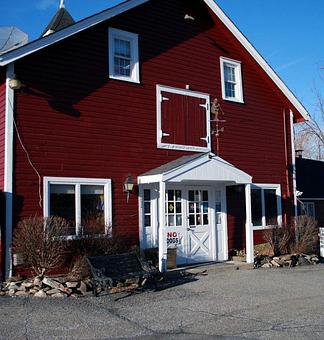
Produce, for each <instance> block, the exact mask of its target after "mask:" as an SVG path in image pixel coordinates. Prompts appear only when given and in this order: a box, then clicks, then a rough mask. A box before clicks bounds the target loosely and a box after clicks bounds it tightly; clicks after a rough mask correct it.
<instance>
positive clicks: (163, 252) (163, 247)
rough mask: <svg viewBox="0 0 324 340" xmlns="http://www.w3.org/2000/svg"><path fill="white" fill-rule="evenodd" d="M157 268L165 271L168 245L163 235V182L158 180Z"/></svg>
mask: <svg viewBox="0 0 324 340" xmlns="http://www.w3.org/2000/svg"><path fill="white" fill-rule="evenodd" d="M159 189H160V190H159V191H160V199H159V270H160V272H161V273H163V272H166V271H167V260H168V245H167V239H166V237H165V182H163V181H161V182H159Z"/></svg>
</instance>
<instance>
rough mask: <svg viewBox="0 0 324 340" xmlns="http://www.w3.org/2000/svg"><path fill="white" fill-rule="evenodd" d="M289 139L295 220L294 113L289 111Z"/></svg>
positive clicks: (296, 212)
mask: <svg viewBox="0 0 324 340" xmlns="http://www.w3.org/2000/svg"><path fill="white" fill-rule="evenodd" d="M290 137H291V165H292V177H293V196H294V207H295V219H297V214H298V211H297V183H296V176H297V173H296V150H295V133H294V113H293V112H292V111H291V110H290Z"/></svg>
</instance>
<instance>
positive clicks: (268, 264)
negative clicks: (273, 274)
mask: <svg viewBox="0 0 324 340" xmlns="http://www.w3.org/2000/svg"><path fill="white" fill-rule="evenodd" d="M261 268H272V264H271V263H265V264H264V265H262V267H261Z"/></svg>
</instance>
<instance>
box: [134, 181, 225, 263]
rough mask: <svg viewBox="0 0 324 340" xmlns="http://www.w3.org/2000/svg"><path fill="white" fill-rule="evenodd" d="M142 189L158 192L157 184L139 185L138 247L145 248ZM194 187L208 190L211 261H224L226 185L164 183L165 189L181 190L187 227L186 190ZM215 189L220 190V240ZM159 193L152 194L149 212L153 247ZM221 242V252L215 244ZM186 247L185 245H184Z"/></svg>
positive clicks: (155, 240)
mask: <svg viewBox="0 0 324 340" xmlns="http://www.w3.org/2000/svg"><path fill="white" fill-rule="evenodd" d="M144 189H151V190H153V191H154V192H155V193H158V190H159V189H158V184H157V183H154V184H153V183H152V184H144V185H139V202H138V205H139V241H140V249H145V248H146V244H145V243H146V242H145V239H146V238H145V237H146V236H145V227H144V218H143V205H144V197H143V195H144ZM190 189H196V190H206V189H207V190H208V192H209V196H210V197H209V202H210V207H209V210H210V224H211V238H212V261H214V262H224V261H227V260H228V231H227V204H226V201H227V198H226V185H225V183H213V184H210V185H209V184H205V183H204V184H201V185H200V184H199V183H197V184H196V183H194V184H191V183H190V184H188V183H172V182H169V183H166V191H167V190H181V191H182V200H181V201H182V218H184V217H185V223H186V227H187V218H186V217H187V215H188V212H187V207H188V204H187V200H188V197H187V196H188V190H190ZM216 191H221V204H222V215H221V217H222V223H221V228H222V230H221V232H220V234H219V235H220V240H217V236H218V234H217V229H216V228H217V225H216V209H215V205H216V197H215V195H216ZM157 196H159V193H158V194H157V195H154V199H153V201H152V202H151V212H152V226H151V228H152V229H151V245H152V246H153V247H159V239H158V236H159V225H160V223H159V212H158V209H159V208H158V207H159V204H158V200H159V198H158V197H157ZM218 243H221V247H222V250H221V252H219V251H218V249H217V244H218ZM186 247H187V245H186Z"/></svg>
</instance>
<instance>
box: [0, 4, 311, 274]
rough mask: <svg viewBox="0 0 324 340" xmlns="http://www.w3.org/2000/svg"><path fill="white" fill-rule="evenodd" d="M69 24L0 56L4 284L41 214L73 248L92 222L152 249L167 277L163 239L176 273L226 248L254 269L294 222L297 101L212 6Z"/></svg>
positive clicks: (124, 7)
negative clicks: (62, 227) (54, 220)
mask: <svg viewBox="0 0 324 340" xmlns="http://www.w3.org/2000/svg"><path fill="white" fill-rule="evenodd" d="M56 20H57V18H56ZM58 26H59V25H58ZM65 26H66V25H64V27H63V28H62V27H60V28H59V29H58V30H55V29H53V30H52V31H51V28H50V27H48V28H47V30H46V35H45V36H44V37H42V38H40V39H38V40H36V41H33V42H31V43H29V44H27V45H25V46H22V47H20V48H18V49H16V50H13V51H11V52H8V53H6V54H4V55H1V56H0V190H3V191H4V193H5V201H6V211H5V226H4V229H5V234H6V237H5V248H4V249H5V255H6V261H5V268H6V274H7V275H10V273H11V270H12V264H11V262H12V261H11V240H12V230H13V228H14V227H15V226H16V224H17V222H19V221H20V220H22V219H25V218H28V217H30V216H32V215H35V214H43V215H44V216H50V215H59V216H62V217H65V218H66V219H67V220H69V221H70V225H71V228H70V230H69V235H70V238H76V237H82V235H84V234H85V233H86V231H85V227H84V220H85V218H86V216H89V215H91V214H92V215H95V216H99V217H101V218H103V219H104V220H105V223H106V224H107V225H111V226H112V228H114V229H115V230H117V231H118V232H119V233H120V234H122V235H123V237H124V239H125V243H127V244H137V243H139V244H140V246H141V248H150V247H159V249H160V267H161V268H162V267H163V266H164V263H165V261H164V260H165V259H166V247H167V239H166V232H168V231H169V232H173V233H176V235H177V238H178V240H177V241H178V243H179V244H178V258H177V261H178V263H179V264H186V263H193V262H207V261H226V260H227V259H228V254H229V252H230V251H231V250H232V249H234V248H236V249H243V248H244V249H246V252H247V261H248V262H252V261H253V244H254V243H260V242H262V230H263V229H265V228H267V227H268V226H270V225H273V224H281V223H283V222H286V223H289V222H290V221H291V219H292V217H293V216H294V215H295V205H296V197H295V180H294V177H293V171H291V169H293V167H294V150H293V149H294V147H293V137H292V136H293V131H292V126H293V123H294V122H300V121H303V120H305V119H307V117H308V113H307V112H306V110H305V108H304V107H303V106H302V104H301V103H300V102H299V101H298V99H297V98H296V97H295V96H294V94H293V93H292V92H291V91H290V90H289V89H288V88H287V86H286V85H285V84H284V83H283V82H282V81H281V80H280V78H279V77H278V76H277V75H276V73H275V72H274V71H273V70H272V69H271V67H270V66H269V65H268V64H267V63H266V61H265V60H264V59H263V58H262V57H261V56H260V54H259V53H258V52H257V51H256V50H255V48H254V47H253V46H252V45H251V43H249V41H248V40H247V39H246V38H245V37H244V36H243V34H242V33H241V32H240V31H239V30H238V29H237V27H236V26H235V25H234V24H233V23H232V22H231V21H230V19H229V18H228V17H227V16H226V15H225V14H224V12H223V11H222V10H221V9H220V8H219V7H218V5H217V4H216V3H215V2H214V1H213V0H199V1H197V0H195V1H193V0H190V1H188V0H129V1H126V2H124V3H121V4H120V5H117V6H115V7H113V8H111V9H107V10H105V11H103V12H101V13H99V14H96V15H94V16H91V17H89V18H86V19H84V20H81V21H79V22H76V23H71V25H68V26H67V27H65ZM17 80H19V81H20V82H21V84H22V86H21V88H20V86H18V88H17V86H16V85H17V84H16V83H17ZM18 83H19V82H18ZM18 85H19V84H18ZM217 104H220V108H221V109H220V108H219V107H218V105H217ZM221 112H224V114H225V115H222V114H220V113H221ZM223 127H224V128H225V130H224V131H223V132H220V131H219V130H222V128H223ZM133 184H134V185H135V186H134V188H133V190H130V189H132V185H133ZM126 186H127V187H128V189H129V190H130V191H129V192H125V189H127V188H126ZM128 196H129V197H128ZM102 232H105V230H103V231H102Z"/></svg>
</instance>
